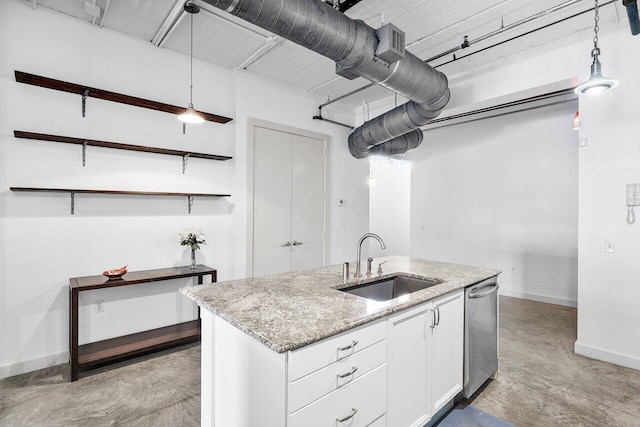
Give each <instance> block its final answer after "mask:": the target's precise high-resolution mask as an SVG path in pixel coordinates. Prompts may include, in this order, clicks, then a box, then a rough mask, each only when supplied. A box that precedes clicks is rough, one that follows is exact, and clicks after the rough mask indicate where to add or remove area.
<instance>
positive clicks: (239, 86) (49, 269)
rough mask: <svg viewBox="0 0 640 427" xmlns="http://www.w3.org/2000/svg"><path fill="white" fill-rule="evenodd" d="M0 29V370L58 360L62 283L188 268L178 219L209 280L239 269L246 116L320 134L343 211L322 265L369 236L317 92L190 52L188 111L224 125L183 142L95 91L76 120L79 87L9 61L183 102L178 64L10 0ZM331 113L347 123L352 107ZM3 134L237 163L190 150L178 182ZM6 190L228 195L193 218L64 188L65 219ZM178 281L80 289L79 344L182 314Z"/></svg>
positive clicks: (364, 202)
mask: <svg viewBox="0 0 640 427" xmlns="http://www.w3.org/2000/svg"><path fill="white" fill-rule="evenodd" d="M0 34H1V35H2V40H5V41H6V40H10V41H11V43H2V44H1V45H0V61H1V62H0V89H2V97H1V100H2V101H1V102H0V120H2V121H1V122H0V185H1V187H0V255H1V259H2V261H0V262H1V263H2V264H0V265H1V266H2V267H3V268H2V270H1V271H0V343H1V345H0V377H2V376H7V375H12V374H16V373H20V372H26V371H29V370H33V369H38V368H40V367H43V366H47V365H49V364H53V363H60V362H64V361H66V360H67V346H68V332H67V331H68V323H67V322H68V299H67V298H68V296H67V294H68V290H67V287H68V278H69V277H76V276H84V275H94V274H99V273H100V272H102V271H103V270H105V269H107V268H114V267H118V266H121V265H124V264H129V268H130V269H132V270H142V269H149V268H162V267H166V266H173V265H185V264H187V263H188V252H187V251H186V250H185V249H184V248H183V247H181V246H179V244H178V234H177V233H178V232H179V231H180V230H181V229H183V228H185V227H202V228H203V230H204V232H205V237H206V239H207V243H208V244H207V245H206V246H203V248H202V250H201V251H200V252H199V253H198V261H199V262H201V263H203V264H207V265H211V266H213V267H216V268H217V269H218V278H219V280H226V279H232V278H235V277H244V275H245V270H244V268H243V267H244V265H243V259H244V258H246V256H245V253H246V250H247V247H246V239H243V237H245V236H246V206H247V197H249V196H250V195H249V194H247V191H246V188H245V184H246V183H245V182H244V181H243V179H245V180H246V172H247V168H248V165H247V157H246V150H247V149H246V146H247V143H246V126H247V117H256V118H259V119H263V120H271V121H274V122H280V123H285V124H288V125H290V126H296V127H300V128H303V129H310V130H315V131H317V132H323V133H326V134H328V135H330V137H331V142H330V144H331V152H330V153H331V154H330V155H331V163H330V167H329V171H330V176H329V182H330V192H331V193H330V195H331V196H330V197H334V196H336V197H337V195H339V197H342V198H345V199H347V200H348V202H349V206H350V207H349V209H346V210H341V211H338V210H337V207H336V208H333V207H331V208H330V210H329V231H330V234H329V260H330V261H332V260H333V259H336V260H342V259H343V258H344V257H345V256H347V252H351V250H349V251H347V247H349V249H350V248H351V245H355V240H357V237H358V236H359V235H360V234H362V232H364V231H366V229H367V221H366V218H367V217H368V194H367V192H366V190H365V191H362V188H363V187H364V188H366V177H367V174H368V164H366V162H361V163H357V162H356V161H355V160H354V159H352V158H351V157H350V155H349V154H348V151H347V150H346V148H345V146H346V142H345V135H346V133H345V131H343V130H341V128H339V127H335V126H333V125H329V124H326V123H322V122H317V121H313V120H311V117H312V116H313V114H315V108H316V106H317V104H318V103H319V101H318V100H317V99H316V98H313V97H311V96H310V95H309V94H307V93H305V92H304V91H300V90H296V89H293V88H291V87H287V86H284V85H280V84H274V83H272V82H270V81H266V80H263V79H260V78H258V77H256V76H255V75H253V74H251V73H245V72H231V71H228V70H225V69H221V68H219V67H216V66H213V65H210V64H206V63H204V62H202V61H199V60H195V61H194V103H195V106H196V108H198V109H201V110H204V111H209V112H213V113H217V114H221V115H226V116H229V117H232V118H234V121H233V122H231V123H229V124H227V125H220V124H215V123H204V124H202V125H199V126H190V127H189V128H188V129H187V134H186V135H182V129H181V126H180V122H178V121H177V120H176V118H175V117H173V116H171V115H169V114H166V113H161V112H156V111H151V110H144V109H140V108H135V107H129V106H125V105H121V104H115V103H109V102H106V101H100V100H96V99H92V98H90V99H89V100H88V106H87V117H86V118H84V119H83V118H82V117H81V114H80V97H79V96H75V95H71V94H66V93H62V92H56V91H51V90H47V89H43V88H38V87H34V86H29V85H24V84H19V83H16V82H15V79H14V76H13V71H14V69H17V70H22V71H26V72H30V73H35V74H40V75H44V76H48V77H53V78H57V79H61V80H66V81H71V82H79V83H85V84H87V85H91V86H95V87H99V88H105V89H110V90H113V91H117V92H122V93H126V94H130V95H134V96H140V97H143V98H148V99H153V100H157V101H161V102H166V103H170V104H176V105H182V104H185V103H186V102H187V101H188V95H189V92H188V89H189V87H188V77H189V68H188V64H189V58H188V57H186V56H184V55H180V54H177V53H174V52H171V51H169V50H166V49H158V48H156V47H154V46H153V45H152V44H150V43H149V42H147V41H144V40H138V39H133V38H130V37H128V36H125V35H123V34H119V33H117V32H114V31H111V30H108V29H99V28H98V27H97V26H91V25H90V24H88V23H86V22H82V21H80V20H77V19H75V18H70V17H68V16H65V15H62V14H59V13H57V12H52V11H50V10H48V9H46V8H42V7H39V8H37V10H36V11H33V10H32V8H31V4H30V3H26V2H21V1H17V0H15V1H2V2H0ZM338 113H339V111H338ZM336 118H342V119H344V120H349V119H350V117H348V112H347V113H344V117H340V116H336ZM14 129H18V130H26V131H34V132H43V133H51V134H60V135H68V136H76V137H87V138H91V139H102V140H108V141H116V142H128V143H133V144H140V145H151V146H161V147H168V148H177V149H184V148H187V149H190V150H194V151H201V152H210V153H216V154H226V155H230V156H233V157H234V159H233V160H231V161H228V162H212V161H206V160H201V159H191V160H190V161H189V165H188V168H187V173H186V174H185V175H182V171H181V159H180V158H173V157H168V156H160V155H152V154H146V153H134V152H121V151H118V150H107V149H99V148H91V147H90V148H89V149H88V159H87V166H86V167H85V168H83V167H82V165H81V150H80V148H79V147H77V146H71V145H65V144H54V143H46V142H41V141H30V140H18V139H16V138H14V137H13V135H12V132H13V130H14ZM359 182H362V184H359ZM9 186H41V187H80V188H102V189H136V190H149V191H196V192H198V191H200V192H222V193H228V192H230V193H231V194H232V196H231V197H229V198H224V199H219V200H216V199H200V198H196V199H195V203H194V207H193V213H192V214H191V215H188V214H187V202H186V200H184V199H182V198H153V197H151V198H141V197H140V198H139V197H124V196H123V197H110V196H76V214H75V215H73V216H72V215H70V214H69V205H70V203H69V196H68V195H51V194H35V195H34V194H15V193H12V192H10V191H9ZM362 218H365V220H364V221H362V220H361V219H362ZM363 230H364V231H363ZM347 243H348V244H347ZM187 283H190V282H188V281H185V280H182V281H173V282H167V283H162V284H155V285H141V286H138V287H134V288H129V289H127V288H121V289H107V290H101V291H92V292H90V293H86V294H85V295H84V296H83V298H82V302H83V303H84V304H85V305H84V307H83V309H82V311H81V319H80V323H81V326H80V339H81V342H85V341H90V340H98V339H103V338H107V337H110V336H115V335H120V334H123V333H129V332H134V331H137V330H144V329H147V328H152V327H156V326H161V325H165V324H170V323H173V322H175V321H180V320H188V319H190V318H193V316H194V314H195V309H194V307H193V304H192V303H191V302H189V301H188V300H186V299H185V298H184V297H183V296H182V295H180V294H178V293H177V292H176V291H177V289H178V288H179V287H181V286H184V285H185V284H187ZM96 299H104V300H105V312H104V313H101V314H95V313H93V312H92V307H91V306H89V305H87V304H90V303H92V302H94V301H95V300H96Z"/></svg>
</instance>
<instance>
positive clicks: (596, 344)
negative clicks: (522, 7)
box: [387, 16, 640, 369]
mask: <svg viewBox="0 0 640 427" xmlns="http://www.w3.org/2000/svg"><path fill="white" fill-rule="evenodd" d="M592 43H593V42H592V34H590V33H588V32H583V33H581V34H576V35H575V36H574V38H572V39H569V40H559V41H558V42H557V43H555V45H551V46H547V47H545V48H544V49H539V50H537V51H533V52H527V53H525V54H522V55H520V56H517V57H513V58H510V59H508V60H505V61H502V62H500V63H496V64H490V65H488V66H486V67H484V68H482V69H476V70H474V71H473V72H470V73H466V74H463V75H459V76H449V77H450V83H451V90H452V93H454V94H456V95H454V97H453V99H452V103H451V106H452V107H456V106H460V105H466V104H469V103H473V102H479V101H483V100H487V99H491V98H494V97H498V96H502V95H507V94H511V93H515V92H519V91H523V90H527V89H531V88H534V87H538V86H543V85H546V84H549V83H554V82H558V81H561V80H565V79H571V78H574V79H575V81H576V82H577V81H578V80H579V81H584V80H586V79H587V78H588V76H589V65H590V62H591V61H590V57H589V53H590V52H591V48H592ZM600 48H601V49H602V56H601V58H600V59H601V61H602V63H603V73H604V74H605V75H608V76H613V77H616V78H618V79H619V80H620V86H619V87H618V88H617V89H615V90H614V91H611V92H607V93H605V94H602V95H601V96H597V97H593V98H590V97H581V99H580V101H579V104H580V111H581V117H582V123H583V125H582V127H581V129H580V131H579V135H580V136H581V137H586V138H588V146H587V147H584V148H581V149H580V150H579V181H578V187H579V196H578V209H579V220H578V340H577V342H576V346H575V349H576V352H577V353H579V354H583V355H586V356H589V357H594V358H597V359H601V360H605V361H609V362H612V363H617V364H621V365H624V366H630V367H633V368H636V369H640V333H639V332H638V325H639V324H640V310H638V308H637V307H638V305H637V301H638V300H640V298H639V297H640V295H639V293H640V287H638V285H637V279H636V277H637V276H638V271H637V270H638V269H639V268H640V266H639V264H638V262H637V260H638V258H639V257H640V247H639V246H638V244H637V242H638V235H637V233H638V232H639V231H638V227H640V225H638V224H635V225H631V226H628V225H627V224H626V223H625V221H624V219H625V209H626V208H625V184H626V183H630V182H640V172H639V170H638V164H639V161H640V150H639V149H638V134H639V130H640V129H639V127H640V122H639V121H638V120H637V118H636V115H637V107H638V105H637V103H638V101H637V100H638V94H639V93H640V83H639V82H638V70H639V69H640V55H637V52H638V51H639V48H640V37H632V36H631V35H630V34H629V28H628V23H627V21H626V19H625V17H624V16H622V17H621V19H620V21H619V22H618V23H617V25H609V26H605V27H604V28H601V32H600ZM387 104H389V101H388V102H387ZM567 114H568V113H567ZM429 135H432V132H428V133H427V134H426V135H425V136H426V137H427V138H429V137H430V136H429ZM426 143H427V142H425V143H424V144H426ZM420 149H422V147H421V148H420ZM416 169H417V168H415V167H414V171H415V170H416ZM414 186H415V180H414ZM414 233H415V229H413V230H412V240H413V237H414ZM605 240H615V242H616V252H615V253H613V254H605V253H604V241H605ZM412 255H414V253H413V252H412ZM415 255H419V254H415ZM508 274H510V272H509V271H505V274H504V277H505V278H506V277H507V275H508ZM503 280H504V279H503Z"/></svg>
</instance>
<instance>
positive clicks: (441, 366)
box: [431, 290, 464, 414]
mask: <svg viewBox="0 0 640 427" xmlns="http://www.w3.org/2000/svg"><path fill="white" fill-rule="evenodd" d="M433 308H434V309H435V311H436V326H435V327H434V328H433V349H434V351H433V357H432V371H431V372H432V374H431V375H432V387H431V391H432V396H433V399H432V401H433V405H432V408H431V412H432V414H435V413H436V412H438V411H439V410H440V409H441V408H442V407H443V406H444V405H445V404H446V403H447V402H448V401H449V400H451V399H453V398H454V397H455V395H456V394H458V393H459V392H460V391H461V390H462V379H463V377H462V371H463V351H464V338H463V336H464V290H460V291H458V292H456V293H454V294H450V295H446V296H444V297H442V298H440V299H437V300H435V301H434V302H433Z"/></svg>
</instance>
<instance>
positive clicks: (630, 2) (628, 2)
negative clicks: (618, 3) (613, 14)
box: [622, 0, 640, 36]
mask: <svg viewBox="0 0 640 427" xmlns="http://www.w3.org/2000/svg"><path fill="white" fill-rule="evenodd" d="M622 4H623V5H624V7H625V8H626V9H627V17H628V18H629V27H630V28H631V34H632V35H634V36H637V35H638V34H640V17H638V3H637V1H636V0H622Z"/></svg>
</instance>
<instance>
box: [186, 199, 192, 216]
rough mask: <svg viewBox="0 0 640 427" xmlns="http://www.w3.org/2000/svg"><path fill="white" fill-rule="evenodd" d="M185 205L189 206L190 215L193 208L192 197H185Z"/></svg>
mask: <svg viewBox="0 0 640 427" xmlns="http://www.w3.org/2000/svg"><path fill="white" fill-rule="evenodd" d="M187 203H188V204H189V213H191V206H193V196H187Z"/></svg>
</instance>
